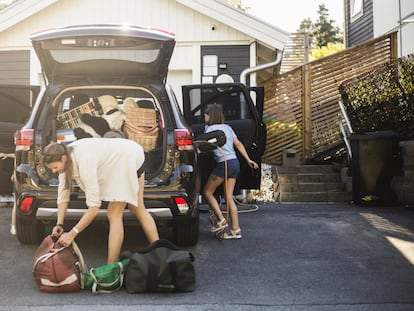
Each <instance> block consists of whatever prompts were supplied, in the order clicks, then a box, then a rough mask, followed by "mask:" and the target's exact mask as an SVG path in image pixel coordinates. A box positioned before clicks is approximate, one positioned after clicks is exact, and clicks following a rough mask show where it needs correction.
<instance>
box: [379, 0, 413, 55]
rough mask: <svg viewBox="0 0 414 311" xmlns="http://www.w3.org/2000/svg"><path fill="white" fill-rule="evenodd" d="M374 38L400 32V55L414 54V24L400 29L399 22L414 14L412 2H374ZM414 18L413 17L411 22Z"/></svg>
mask: <svg viewBox="0 0 414 311" xmlns="http://www.w3.org/2000/svg"><path fill="white" fill-rule="evenodd" d="M373 1H374V6H373V13H374V36H375V37H379V36H381V35H383V34H385V33H388V32H390V31H394V30H399V31H400V32H399V34H398V42H399V46H398V55H399V56H405V55H408V54H411V53H414V40H412V38H413V37H414V23H409V24H406V25H403V26H402V27H401V28H400V27H399V26H400V25H399V22H398V21H399V20H400V19H401V18H404V17H405V16H407V15H409V14H410V13H413V12H414V1H412V0H373ZM413 19H414V16H412V17H411V20H413Z"/></svg>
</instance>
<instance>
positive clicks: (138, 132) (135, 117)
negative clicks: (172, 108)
mask: <svg viewBox="0 0 414 311" xmlns="http://www.w3.org/2000/svg"><path fill="white" fill-rule="evenodd" d="M124 110H125V113H126V117H125V124H124V134H125V136H126V138H128V139H131V140H133V141H136V142H137V143H139V144H140V145H141V146H142V147H143V148H144V150H145V152H148V151H150V150H152V149H154V148H155V147H156V145H157V140H158V135H159V126H158V118H157V111H156V110H155V109H151V108H141V107H138V106H137V105H136V103H135V102H134V101H128V102H127V103H125V105H124Z"/></svg>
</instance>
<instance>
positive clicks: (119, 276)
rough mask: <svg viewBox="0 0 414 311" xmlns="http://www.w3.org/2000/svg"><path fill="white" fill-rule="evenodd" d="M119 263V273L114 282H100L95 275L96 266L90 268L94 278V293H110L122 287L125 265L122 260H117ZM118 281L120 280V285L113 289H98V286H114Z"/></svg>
mask: <svg viewBox="0 0 414 311" xmlns="http://www.w3.org/2000/svg"><path fill="white" fill-rule="evenodd" d="M117 264H118V267H119V275H118V277H117V278H116V279H115V280H114V281H113V282H110V283H104V282H99V281H98V279H97V277H96V275H95V272H94V268H91V269H90V271H89V272H90V275H91V277H92V279H93V285H92V293H94V294H100V293H102V294H109V293H112V292H115V291H117V290H118V289H120V288H121V287H122V284H123V283H124V266H123V265H122V262H117ZM118 282H119V286H118V287H117V288H115V289H112V290H108V289H98V286H101V287H106V288H108V287H111V286H114V285H115V284H116V283H118Z"/></svg>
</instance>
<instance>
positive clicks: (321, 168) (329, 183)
mask: <svg viewBox="0 0 414 311" xmlns="http://www.w3.org/2000/svg"><path fill="white" fill-rule="evenodd" d="M272 170H273V172H272V173H273V178H274V182H279V186H280V187H279V189H278V190H280V191H281V202H350V201H351V200H352V192H350V191H347V190H348V189H349V188H351V187H347V183H346V180H348V179H346V180H344V179H343V176H342V175H344V174H345V173H346V171H345V170H343V169H342V168H341V167H338V166H334V165H295V166H277V167H272ZM277 177H278V180H277ZM275 196H276V193H275Z"/></svg>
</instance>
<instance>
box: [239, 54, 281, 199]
mask: <svg viewBox="0 0 414 311" xmlns="http://www.w3.org/2000/svg"><path fill="white" fill-rule="evenodd" d="M282 54H283V53H282V51H279V50H277V54H276V60H275V61H273V62H271V63H267V64H262V65H259V66H255V67H250V68H247V69H244V70H243V71H242V72H241V74H240V82H241V83H243V84H244V85H246V77H247V75H250V74H251V73H253V72H257V71H261V70H264V69H268V68H271V67H275V66H277V65H279V64H280V62H281V61H282ZM240 190H241V194H240V199H241V200H242V202H247V201H248V199H247V196H248V194H247V190H246V189H240ZM249 192H250V191H249Z"/></svg>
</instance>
